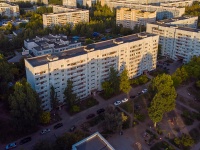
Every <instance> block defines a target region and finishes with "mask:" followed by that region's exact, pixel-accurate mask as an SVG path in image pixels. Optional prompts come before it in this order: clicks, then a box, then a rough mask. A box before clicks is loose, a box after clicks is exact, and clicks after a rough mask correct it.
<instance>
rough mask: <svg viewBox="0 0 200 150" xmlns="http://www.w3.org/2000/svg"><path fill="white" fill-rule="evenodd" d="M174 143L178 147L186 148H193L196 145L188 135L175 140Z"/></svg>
mask: <svg viewBox="0 0 200 150" xmlns="http://www.w3.org/2000/svg"><path fill="white" fill-rule="evenodd" d="M174 142H175V143H176V144H177V145H180V146H184V147H188V146H192V145H193V144H194V140H193V139H192V137H191V136H190V135H188V134H182V135H181V137H179V138H178V137H177V138H175V139H174Z"/></svg>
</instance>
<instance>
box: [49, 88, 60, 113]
mask: <svg viewBox="0 0 200 150" xmlns="http://www.w3.org/2000/svg"><path fill="white" fill-rule="evenodd" d="M50 99H51V108H52V109H53V110H56V108H57V107H58V100H57V94H56V92H55V89H54V87H53V85H52V86H51V89H50Z"/></svg>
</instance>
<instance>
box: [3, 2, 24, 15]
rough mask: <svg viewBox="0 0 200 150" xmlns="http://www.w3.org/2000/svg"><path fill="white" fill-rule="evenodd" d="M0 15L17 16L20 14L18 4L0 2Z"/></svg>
mask: <svg viewBox="0 0 200 150" xmlns="http://www.w3.org/2000/svg"><path fill="white" fill-rule="evenodd" d="M0 15H1V16H7V17H18V16H19V15H20V13H19V6H18V5H15V4H12V3H8V2H0Z"/></svg>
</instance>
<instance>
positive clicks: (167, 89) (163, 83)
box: [148, 74, 177, 125]
mask: <svg viewBox="0 0 200 150" xmlns="http://www.w3.org/2000/svg"><path fill="white" fill-rule="evenodd" d="M150 88H151V89H152V93H153V95H154V96H153V99H152V101H151V103H150V107H149V108H148V113H149V117H150V118H151V120H152V121H153V122H154V123H155V125H156V123H157V122H159V121H161V120H162V117H163V115H164V113H166V112H170V111H172V110H173V109H174V108H175V99H176V96H177V94H176V90H175V88H174V86H173V81H172V79H171V76H170V75H167V74H161V75H158V76H157V77H155V78H154V79H153V80H152V82H151V85H150Z"/></svg>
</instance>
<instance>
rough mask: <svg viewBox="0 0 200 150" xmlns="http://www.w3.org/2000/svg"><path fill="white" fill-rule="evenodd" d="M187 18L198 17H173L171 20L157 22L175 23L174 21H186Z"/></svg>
mask: <svg viewBox="0 0 200 150" xmlns="http://www.w3.org/2000/svg"><path fill="white" fill-rule="evenodd" d="M189 18H197V19H198V16H182V17H175V18H171V19H164V20H160V21H158V22H159V23H171V22H175V21H179V20H186V19H189Z"/></svg>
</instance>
